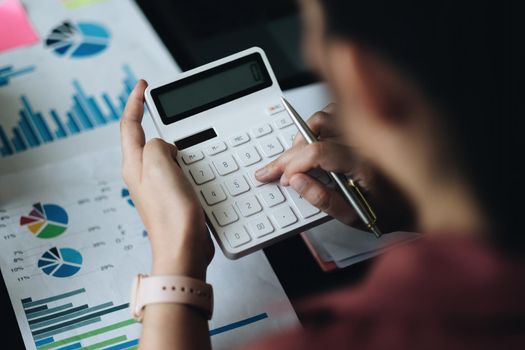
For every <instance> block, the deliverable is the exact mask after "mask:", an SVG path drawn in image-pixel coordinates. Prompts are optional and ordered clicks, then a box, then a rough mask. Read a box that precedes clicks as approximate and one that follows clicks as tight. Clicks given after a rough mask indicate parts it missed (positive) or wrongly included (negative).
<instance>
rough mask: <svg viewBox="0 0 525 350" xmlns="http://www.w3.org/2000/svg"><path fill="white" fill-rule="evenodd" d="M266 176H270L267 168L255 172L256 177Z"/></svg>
mask: <svg viewBox="0 0 525 350" xmlns="http://www.w3.org/2000/svg"><path fill="white" fill-rule="evenodd" d="M266 174H268V169H266V167H264V168H261V169H259V170H257V171H256V172H255V177H261V176H264V175H266Z"/></svg>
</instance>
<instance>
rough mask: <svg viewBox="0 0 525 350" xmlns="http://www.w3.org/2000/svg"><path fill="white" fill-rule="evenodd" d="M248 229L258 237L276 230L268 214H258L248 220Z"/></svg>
mask: <svg viewBox="0 0 525 350" xmlns="http://www.w3.org/2000/svg"><path fill="white" fill-rule="evenodd" d="M248 230H249V231H250V233H251V234H252V235H254V236H255V237H257V238H260V237H262V236H265V235H267V234H270V233H272V232H273V231H274V228H273V225H272V223H271V222H270V220H268V218H267V217H266V215H260V216H257V217H256V218H255V219H252V220H250V221H249V222H248Z"/></svg>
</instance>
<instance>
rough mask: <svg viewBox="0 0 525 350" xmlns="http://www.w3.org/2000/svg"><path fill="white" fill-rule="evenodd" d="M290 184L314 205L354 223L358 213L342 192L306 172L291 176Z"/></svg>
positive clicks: (344, 221)
mask: <svg viewBox="0 0 525 350" xmlns="http://www.w3.org/2000/svg"><path fill="white" fill-rule="evenodd" d="M290 186H291V187H292V188H293V189H294V190H295V191H296V192H297V193H298V194H299V195H300V196H301V197H303V198H304V199H306V200H307V201H308V202H309V203H310V204H312V205H313V206H314V207H316V208H318V209H320V210H322V211H323V212H325V213H326V214H328V215H330V216H332V217H334V218H335V219H337V220H339V221H341V222H343V223H345V224H347V225H351V224H353V223H354V222H355V221H356V219H357V215H356V213H355V211H354V210H353V208H352V207H351V206H350V204H349V203H348V202H347V201H346V200H345V199H344V197H343V196H342V195H341V193H339V192H337V191H335V190H332V189H330V188H328V187H326V186H325V185H323V184H322V183H320V182H319V181H317V180H315V179H313V178H312V177H310V176H308V175H306V174H296V175H294V176H292V177H291V178H290Z"/></svg>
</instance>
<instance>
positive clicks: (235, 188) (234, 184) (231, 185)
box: [225, 174, 250, 196]
mask: <svg viewBox="0 0 525 350" xmlns="http://www.w3.org/2000/svg"><path fill="white" fill-rule="evenodd" d="M225 184H226V188H227V189H228V192H230V194H231V195H232V196H238V195H240V194H241V193H244V192H248V191H249V190H250V185H248V182H246V179H245V178H244V176H242V175H240V174H239V175H238V176H234V177H230V178H229V179H226V181H225Z"/></svg>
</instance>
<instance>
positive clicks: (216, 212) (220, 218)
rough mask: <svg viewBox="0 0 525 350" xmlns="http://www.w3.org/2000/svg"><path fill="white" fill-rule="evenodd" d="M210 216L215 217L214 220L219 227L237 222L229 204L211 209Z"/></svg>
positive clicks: (235, 214) (236, 217)
mask: <svg viewBox="0 0 525 350" xmlns="http://www.w3.org/2000/svg"><path fill="white" fill-rule="evenodd" d="M212 214H213V216H214V217H215V220H217V223H218V224H219V226H226V225H229V224H231V223H232V222H235V221H237V220H239V217H238V216H237V213H236V212H235V210H234V209H233V207H232V206H231V205H229V204H228V205H223V206H219V207H217V208H215V209H213V211H212Z"/></svg>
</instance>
